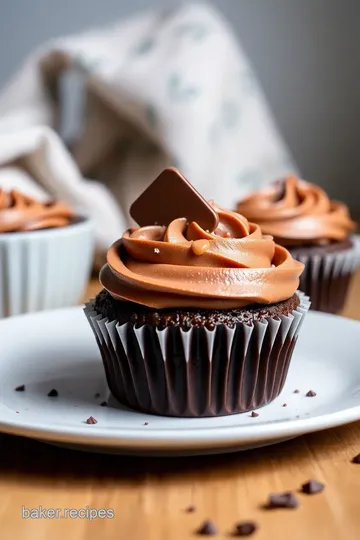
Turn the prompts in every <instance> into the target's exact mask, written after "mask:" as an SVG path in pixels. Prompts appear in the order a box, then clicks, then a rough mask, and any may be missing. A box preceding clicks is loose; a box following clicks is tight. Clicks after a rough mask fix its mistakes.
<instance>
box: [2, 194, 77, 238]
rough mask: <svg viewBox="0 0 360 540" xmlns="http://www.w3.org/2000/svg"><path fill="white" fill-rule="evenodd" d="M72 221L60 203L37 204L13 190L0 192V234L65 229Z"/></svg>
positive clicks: (63, 205)
mask: <svg viewBox="0 0 360 540" xmlns="http://www.w3.org/2000/svg"><path fill="white" fill-rule="evenodd" d="M73 219H74V213H73V211H72V210H71V209H70V208H69V207H68V206H66V205H65V204H64V203H62V202H45V203H43V202H39V201H36V200H35V199H33V198H31V197H29V196H27V195H24V194H23V193H20V192H19V191H16V190H13V191H10V192H6V191H4V190H0V233H7V232H25V231H36V230H39V229H53V228H58V227H65V226H66V225H69V224H70V223H71V222H72V221H73Z"/></svg>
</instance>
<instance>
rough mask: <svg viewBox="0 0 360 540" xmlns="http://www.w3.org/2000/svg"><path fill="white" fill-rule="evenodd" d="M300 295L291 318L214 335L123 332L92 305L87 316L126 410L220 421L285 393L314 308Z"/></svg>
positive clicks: (130, 327) (130, 328)
mask: <svg viewBox="0 0 360 540" xmlns="http://www.w3.org/2000/svg"><path fill="white" fill-rule="evenodd" d="M298 294H299V297H300V304H299V306H298V307H297V308H296V310H294V311H292V312H291V314H288V315H281V316H279V317H277V318H273V319H268V320H264V321H263V322H254V323H252V324H250V325H249V324H245V323H238V324H236V326H235V327H234V328H229V327H227V326H225V325H218V326H216V327H215V329H214V330H207V329H205V328H196V327H194V328H192V329H190V330H187V331H185V330H182V329H181V328H179V327H171V328H165V329H164V330H158V329H157V328H156V327H155V326H153V325H149V324H145V325H144V326H142V327H140V328H135V326H134V324H133V323H130V322H129V323H125V324H122V325H120V324H119V323H118V322H117V321H109V320H108V318H106V317H103V316H102V315H99V314H97V312H96V311H94V308H93V303H92V302H90V303H89V304H87V305H86V307H85V309H84V311H85V314H86V316H87V318H88V321H89V323H90V325H91V327H92V330H93V332H94V335H95V338H96V341H97V344H98V346H99V349H100V352H101V356H102V360H103V363H104V368H105V373H106V378H107V382H108V386H109V388H110V390H111V392H112V394H113V396H114V397H115V398H116V399H117V400H118V401H119V402H120V403H122V404H124V405H126V406H128V407H131V408H133V409H137V410H139V411H143V412H147V413H152V414H158V415H164V416H178V417H208V416H222V415H228V414H234V413H240V412H245V411H249V410H252V409H256V408H258V407H262V406H263V405H266V404H267V403H269V402H271V401H272V400H274V399H275V398H276V397H277V396H278V395H279V394H280V392H281V390H282V388H283V386H284V383H285V380H286V376H287V372H288V369H289V364H290V360H291V357H292V353H293V350H294V347H295V344H296V341H297V338H298V333H299V330H300V327H301V324H302V322H303V319H304V316H305V314H306V312H307V311H308V309H309V307H310V301H309V298H308V297H306V296H305V295H304V294H303V293H298Z"/></svg>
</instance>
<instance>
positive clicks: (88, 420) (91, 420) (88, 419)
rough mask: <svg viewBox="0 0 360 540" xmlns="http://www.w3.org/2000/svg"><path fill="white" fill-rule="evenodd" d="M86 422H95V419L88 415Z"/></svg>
mask: <svg viewBox="0 0 360 540" xmlns="http://www.w3.org/2000/svg"><path fill="white" fill-rule="evenodd" d="M86 423H87V424H97V420H96V418H94V417H93V416H89V418H87V420H86Z"/></svg>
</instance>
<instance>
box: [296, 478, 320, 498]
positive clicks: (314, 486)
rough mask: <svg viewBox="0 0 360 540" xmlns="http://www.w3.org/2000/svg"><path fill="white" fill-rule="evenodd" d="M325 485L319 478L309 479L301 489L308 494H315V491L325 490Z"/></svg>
mask: <svg viewBox="0 0 360 540" xmlns="http://www.w3.org/2000/svg"><path fill="white" fill-rule="evenodd" d="M324 489H325V486H324V484H322V483H321V482H318V481H317V480H309V481H308V482H305V484H303V485H302V486H301V491H302V492H303V493H306V494H307V495H314V494H315V493H321V492H322V491H324Z"/></svg>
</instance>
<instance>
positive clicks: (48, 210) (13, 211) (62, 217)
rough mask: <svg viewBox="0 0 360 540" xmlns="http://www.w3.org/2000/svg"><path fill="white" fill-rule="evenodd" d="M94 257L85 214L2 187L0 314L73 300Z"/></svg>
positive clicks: (81, 290)
mask: <svg viewBox="0 0 360 540" xmlns="http://www.w3.org/2000/svg"><path fill="white" fill-rule="evenodd" d="M92 259H93V232H92V225H91V222H90V220H89V219H87V218H85V217H82V216H78V215H76V214H75V213H74V212H73V210H72V209H71V208H70V207H68V206H67V205H66V204H64V203H62V202H60V201H59V202H57V201H48V202H44V201H42V202H40V201H37V200H35V199H34V198H33V197H30V196H28V195H24V194H23V193H21V192H19V191H17V190H11V191H5V190H2V189H0V317H7V316H11V315H19V314H22V313H27V312H35V311H40V310H44V309H55V308H60V307H65V306H71V305H75V304H77V303H78V302H79V301H80V300H81V298H82V295H83V293H84V289H85V287H86V284H87V281H88V278H89V274H90V272H91V266H92Z"/></svg>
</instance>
